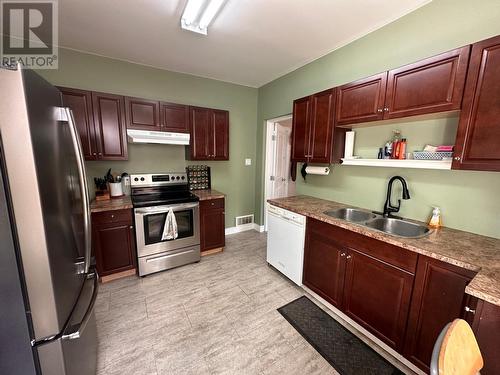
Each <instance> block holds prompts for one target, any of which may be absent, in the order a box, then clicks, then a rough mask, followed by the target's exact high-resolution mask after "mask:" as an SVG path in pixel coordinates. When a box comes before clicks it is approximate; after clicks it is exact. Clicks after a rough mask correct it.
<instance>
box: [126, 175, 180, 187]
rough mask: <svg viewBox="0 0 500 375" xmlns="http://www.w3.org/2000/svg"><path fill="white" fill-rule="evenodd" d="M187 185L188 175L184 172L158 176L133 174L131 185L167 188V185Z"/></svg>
mask: <svg viewBox="0 0 500 375" xmlns="http://www.w3.org/2000/svg"><path fill="white" fill-rule="evenodd" d="M179 184H181V185H187V174H186V173H183V172H167V173H158V174H132V175H130V185H131V186H132V187H139V186H165V185H179Z"/></svg>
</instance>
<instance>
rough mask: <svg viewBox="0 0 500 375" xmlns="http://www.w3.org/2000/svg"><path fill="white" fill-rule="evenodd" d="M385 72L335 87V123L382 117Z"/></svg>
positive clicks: (343, 123) (372, 119)
mask: <svg viewBox="0 0 500 375" xmlns="http://www.w3.org/2000/svg"><path fill="white" fill-rule="evenodd" d="M386 84H387V72H384V73H380V74H376V75H374V76H371V77H368V78H364V79H361V80H358V81H355V82H351V83H348V84H345V85H342V86H340V87H338V88H337V100H336V105H335V124H336V125H346V124H354V123H359V122H367V121H375V120H382V119H383V118H384V102H385V89H386Z"/></svg>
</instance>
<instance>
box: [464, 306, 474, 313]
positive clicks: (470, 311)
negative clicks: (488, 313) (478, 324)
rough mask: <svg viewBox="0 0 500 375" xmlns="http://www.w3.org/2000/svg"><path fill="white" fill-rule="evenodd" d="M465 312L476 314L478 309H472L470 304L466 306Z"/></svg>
mask: <svg viewBox="0 0 500 375" xmlns="http://www.w3.org/2000/svg"><path fill="white" fill-rule="evenodd" d="M465 312H468V313H471V314H475V313H476V310H474V309H471V308H470V307H469V306H465Z"/></svg>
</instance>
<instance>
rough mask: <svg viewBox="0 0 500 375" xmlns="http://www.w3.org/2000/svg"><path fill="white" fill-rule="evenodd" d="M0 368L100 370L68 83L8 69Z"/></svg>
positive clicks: (2, 156) (0, 116)
mask: <svg viewBox="0 0 500 375" xmlns="http://www.w3.org/2000/svg"><path fill="white" fill-rule="evenodd" d="M0 89H1V91H2V97H1V98H0V172H1V173H0V374H12V375H14V374H23V375H24V374H43V375H59V374H61V375H90V374H95V372H96V358H97V334H96V324H95V317H94V311H93V308H94V303H95V299H96V297H97V292H98V285H99V284H98V275H97V273H96V272H95V268H94V266H93V265H92V259H91V243H90V241H91V235H90V216H89V215H90V210H89V198H88V192H87V182H86V181H87V180H86V176H85V167H84V162H83V156H82V152H81V145H80V141H79V138H78V135H77V130H76V127H75V123H74V121H73V119H72V114H71V111H70V110H69V109H66V108H63V105H62V97H61V93H60V92H59V90H57V89H56V88H55V87H54V86H52V85H50V84H49V83H48V82H46V81H45V80H44V79H43V78H41V77H40V76H39V75H38V74H36V73H35V72H33V71H30V70H21V69H19V68H17V67H16V68H6V67H0Z"/></svg>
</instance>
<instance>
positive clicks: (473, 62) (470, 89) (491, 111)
mask: <svg viewBox="0 0 500 375" xmlns="http://www.w3.org/2000/svg"><path fill="white" fill-rule="evenodd" d="M499 119H500V36H497V37H494V38H490V39H487V40H484V41H482V42H479V43H475V44H473V46H472V53H471V58H470V64H469V71H468V74H467V83H466V87H465V92H464V99H463V105H462V111H461V113H460V120H459V124H458V132H457V140H456V148H455V155H454V156H455V157H454V160H453V165H452V168H453V169H470V170H480V171H500V147H499V139H500V120H499Z"/></svg>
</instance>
